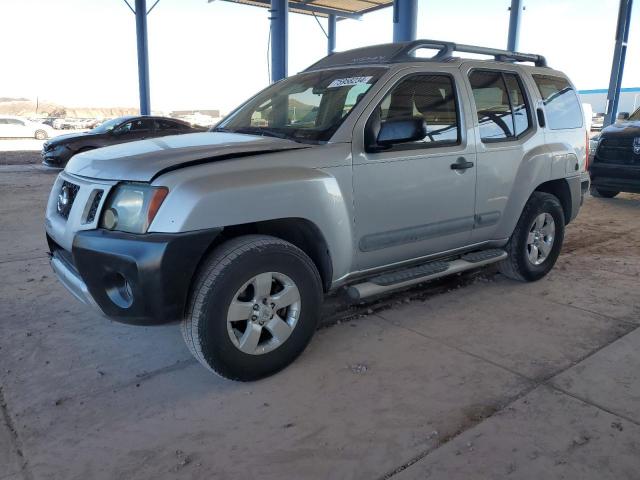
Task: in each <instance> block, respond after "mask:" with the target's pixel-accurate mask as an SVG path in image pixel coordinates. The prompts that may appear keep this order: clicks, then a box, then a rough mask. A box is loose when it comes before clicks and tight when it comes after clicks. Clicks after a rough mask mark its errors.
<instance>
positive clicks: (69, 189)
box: [56, 180, 80, 219]
mask: <svg viewBox="0 0 640 480" xmlns="http://www.w3.org/2000/svg"><path fill="white" fill-rule="evenodd" d="M78 190H80V186H79V185H76V184H75V183H71V182H67V181H66V180H65V181H63V182H62V185H61V186H60V193H58V203H57V205H56V210H57V211H58V214H59V215H60V216H61V217H62V218H65V219H68V218H69V213H70V212H71V207H72V206H73V202H74V201H75V199H76V195H78Z"/></svg>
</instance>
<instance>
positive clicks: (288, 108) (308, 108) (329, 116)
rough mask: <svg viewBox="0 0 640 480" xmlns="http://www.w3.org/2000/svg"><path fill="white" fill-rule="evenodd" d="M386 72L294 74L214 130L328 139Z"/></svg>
mask: <svg viewBox="0 0 640 480" xmlns="http://www.w3.org/2000/svg"><path fill="white" fill-rule="evenodd" d="M385 71H386V69H385V68H380V67H378V68H345V69H340V70H326V71H321V72H310V73H302V74H299V75H295V76H293V77H290V78H287V79H285V80H282V81H281V82H278V83H275V84H273V85H271V86H270V87H268V88H266V89H265V90H263V91H262V92H260V93H259V94H258V95H256V96H255V97H254V98H252V99H251V100H249V101H248V102H247V103H245V104H244V105H243V106H241V107H240V108H239V109H238V110H236V111H235V112H234V113H232V114H231V115H230V116H229V117H228V118H227V119H225V120H224V121H223V122H222V123H220V124H219V125H218V126H217V127H216V128H214V129H213V130H212V131H224V132H235V133H248V134H254V135H265V136H273V137H281V138H288V139H291V140H295V141H298V142H311V143H314V142H325V141H328V140H329V139H330V138H331V136H332V135H333V134H334V132H335V131H336V130H337V129H338V127H339V126H340V124H341V123H342V122H343V121H344V119H345V118H346V117H347V115H349V113H350V112H351V110H352V109H353V107H355V106H356V105H357V104H358V102H359V101H360V100H361V99H362V97H363V96H364V94H365V92H366V91H367V90H369V89H370V88H371V86H372V85H373V84H374V83H375V82H376V81H377V80H378V79H379V78H380V77H381V76H382V74H383V73H384V72H385Z"/></svg>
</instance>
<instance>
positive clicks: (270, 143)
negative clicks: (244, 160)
mask: <svg viewBox="0 0 640 480" xmlns="http://www.w3.org/2000/svg"><path fill="white" fill-rule="evenodd" d="M308 147H309V146H308V145H304V144H300V143H296V142H294V141H292V140H286V139H281V138H273V137H262V136H256V135H244V134H237V133H226V132H206V133H189V134H185V135H171V136H168V137H161V138H154V139H150V140H141V141H137V142H130V143H122V144H119V145H113V146H110V147H104V148H99V149H96V150H90V151H88V152H85V153H81V154H78V155H75V156H73V157H72V158H71V160H70V161H69V163H67V166H66V168H65V171H67V172H69V173H71V174H74V175H80V176H83V177H88V178H96V179H101V180H129V181H135V182H150V181H151V180H153V179H154V178H155V177H157V176H158V175H161V174H162V173H165V172H167V171H170V170H175V169H177V168H182V167H186V166H190V165H197V164H201V163H206V162H212V161H216V160H225V159H229V158H236V157H242V156H246V155H256V154H260V153H271V152H276V151H282V150H292V149H300V148H308Z"/></svg>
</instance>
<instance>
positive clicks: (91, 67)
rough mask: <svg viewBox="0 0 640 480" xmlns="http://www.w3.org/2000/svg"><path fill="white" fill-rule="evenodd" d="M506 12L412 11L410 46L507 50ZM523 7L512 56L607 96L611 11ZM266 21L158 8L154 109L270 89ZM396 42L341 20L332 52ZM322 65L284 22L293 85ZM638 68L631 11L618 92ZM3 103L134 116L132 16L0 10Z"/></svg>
mask: <svg viewBox="0 0 640 480" xmlns="http://www.w3.org/2000/svg"><path fill="white" fill-rule="evenodd" d="M147 1H148V5H149V6H150V5H152V4H153V1H152V0H147ZM130 3H132V4H133V0H130ZM509 5H510V0H444V1H443V0H419V4H418V32H417V36H418V38H432V39H438V40H448V41H454V42H458V43H466V44H475V45H482V46H487V47H496V48H506V42H507V31H508V24H509V12H508V6H509ZM524 5H525V11H524V12H523V16H522V23H521V29H520V44H519V48H518V50H519V51H522V52H530V53H540V54H542V55H545V56H546V57H547V59H548V63H549V65H550V66H551V67H553V68H556V69H558V70H562V71H564V72H565V73H567V74H568V75H569V77H570V78H571V79H572V80H573V82H574V83H575V85H576V86H577V88H579V89H591V88H607V87H608V85H609V75H610V70H611V61H612V56H613V47H614V36H615V27H616V19H617V11H618V0H524ZM268 17H269V13H268V11H267V10H266V9H263V8H256V7H250V6H246V5H238V4H233V3H228V2H225V1H221V0H216V1H214V2H212V3H207V0H160V2H159V3H158V5H157V6H156V7H155V9H154V10H153V11H152V12H151V13H150V14H149V17H148V31H149V62H150V67H149V68H150V79H151V80H150V82H151V107H152V110H154V111H170V110H188V109H189V110H190V109H220V110H221V111H222V112H223V113H226V112H228V111H230V110H231V109H233V108H234V107H235V106H236V105H238V104H239V103H241V102H242V101H244V100H245V99H247V98H249V97H251V96H252V95H253V94H254V93H255V92H256V91H258V90H260V89H262V88H264V87H265V86H266V85H268V83H269V78H268V50H267V47H268V37H269V21H268ZM319 20H320V23H321V24H322V25H323V26H324V28H325V30H326V20H325V19H322V18H321V19H319ZM392 31H393V27H392V10H391V8H387V9H383V10H380V11H377V12H373V13H370V14H367V15H365V16H364V18H363V20H360V21H357V20H341V21H339V22H338V27H337V50H347V49H350V48H355V47H359V46H364V45H371V44H376V43H386V42H390V41H391V39H392ZM324 55H326V37H325V35H324V33H323V31H322V29H321V28H320V26H319V25H318V23H317V21H316V19H315V18H314V17H312V16H306V15H299V14H290V15H289V74H290V75H291V74H294V73H296V72H299V71H301V70H303V69H304V68H305V67H307V66H308V65H310V64H312V63H314V62H315V61H316V60H317V59H319V58H321V57H323V56H324ZM638 59H640V5H635V8H634V11H633V16H632V19H631V32H630V35H629V44H628V50H627V63H626V68H625V72H624V77H623V81H622V86H623V87H640V61H638ZM6 96H8V97H27V98H33V99H35V97H36V96H37V97H39V99H40V100H41V101H42V100H47V101H52V102H56V103H60V104H63V105H65V106H74V107H115V106H122V107H130V106H134V107H135V106H137V105H138V76H137V61H136V38H135V17H134V15H133V13H132V12H131V11H130V10H129V8H128V7H127V6H126V4H125V3H124V1H123V0H0V97H6Z"/></svg>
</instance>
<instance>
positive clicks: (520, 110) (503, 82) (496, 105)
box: [469, 71, 531, 142]
mask: <svg viewBox="0 0 640 480" xmlns="http://www.w3.org/2000/svg"><path fill="white" fill-rule="evenodd" d="M469 82H470V83H471V89H472V90H473V99H474V101H475V104H476V112H477V114H478V125H479V127H480V139H481V140H482V141H483V142H491V141H500V140H503V141H504V140H512V139H514V138H516V137H518V136H520V135H522V134H523V133H524V132H526V131H527V130H528V129H529V127H530V125H531V122H530V116H529V106H528V104H527V100H526V98H525V95H524V92H523V90H522V83H521V82H520V79H519V78H518V76H517V75H516V74H514V73H504V72H495V71H474V72H472V73H471V74H470V75H469Z"/></svg>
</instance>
